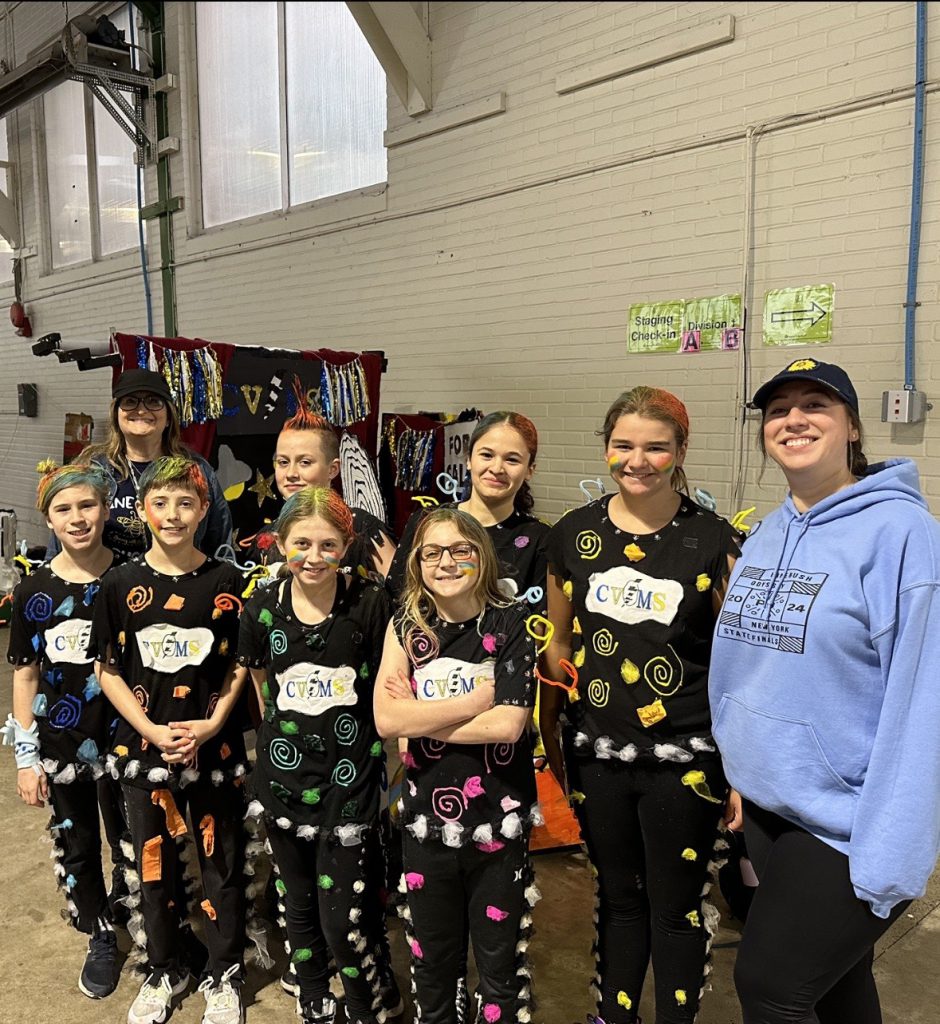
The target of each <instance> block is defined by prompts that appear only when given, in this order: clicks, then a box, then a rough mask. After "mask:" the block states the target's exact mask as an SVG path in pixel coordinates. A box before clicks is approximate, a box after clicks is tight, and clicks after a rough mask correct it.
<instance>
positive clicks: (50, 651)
mask: <svg viewBox="0 0 940 1024" xmlns="http://www.w3.org/2000/svg"><path fill="white" fill-rule="evenodd" d="M106 575H107V574H105V576H106ZM103 578H104V577H103ZM100 590H101V580H95V581H94V582H92V583H69V582H68V581H67V580H64V579H62V578H61V577H59V576H57V575H56V574H55V572H54V571H53V569H52V568H51V566H49V565H48V564H46V565H41V566H39V568H38V569H36V570H35V571H34V572H32V573H31V574H30V575H29V576H27V577H25V578H24V579H23V580H22V581H21V582H20V584H19V585H18V586H17V588H16V591H15V593H14V595H13V615H12V618H11V620H10V646H9V649H8V651H7V661H9V662H10V664H11V665H14V666H23V665H38V667H39V688H38V691H37V694H36V699H35V700H34V701H33V715H34V717H35V719H36V723H37V726H38V729H39V753H40V757H41V758H42V761H43V765H44V767H45V768H46V771H47V772H49V773H50V774H53V775H54V774H56V773H58V772H63V771H65V770H66V769H67V768H68V766H69V765H71V766H73V768H74V771H75V774H76V775H77V776H85V775H89V774H90V773H92V772H94V771H97V770H98V769H99V766H100V764H101V761H102V759H103V757H104V754H105V752H106V749H107V744H108V730H109V727H110V725H111V722H112V720H113V719H114V711H113V709H112V707H111V705H110V704H109V703H108V700H107V698H106V697H105V696H104V694H102V692H101V687H100V686H99V685H98V680H97V679H96V678H95V659H94V655H93V654H90V653H89V651H88V642H89V637H90V635H91V620H92V615H93V614H94V606H95V598H96V597H97V595H98V593H99V591H100Z"/></svg>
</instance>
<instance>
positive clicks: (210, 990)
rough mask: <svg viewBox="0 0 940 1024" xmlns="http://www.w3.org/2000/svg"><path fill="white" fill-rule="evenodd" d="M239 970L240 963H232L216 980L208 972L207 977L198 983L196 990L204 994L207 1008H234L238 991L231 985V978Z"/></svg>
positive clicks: (236, 1003)
mask: <svg viewBox="0 0 940 1024" xmlns="http://www.w3.org/2000/svg"><path fill="white" fill-rule="evenodd" d="M240 970H241V964H232V966H231V967H229V968H228V969H227V970H226V971H225V973H224V974H223V975H222V977H221V978H219V980H218V982H216V981H215V979H214V978H213V977H212V975H211V974H210V975H209V977H208V978H206V979H205V980H204V981H201V982H200V983H199V988H198V989H197V990H196V991H197V992H203V993H205V996H206V1009H207V1010H210V1009H211V1010H236V1009H238V1007H239V1005H240V1002H239V996H238V992H236V991H235V987H234V985H232V978H233V977H234V976H235V975H236V974H238V972H239V971H240Z"/></svg>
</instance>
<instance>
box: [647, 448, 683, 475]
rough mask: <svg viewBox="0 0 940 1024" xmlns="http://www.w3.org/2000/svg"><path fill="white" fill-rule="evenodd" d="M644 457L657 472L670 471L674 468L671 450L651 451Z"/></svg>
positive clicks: (674, 462) (674, 458) (674, 460)
mask: <svg viewBox="0 0 940 1024" xmlns="http://www.w3.org/2000/svg"><path fill="white" fill-rule="evenodd" d="M646 458H647V461H648V462H649V464H650V465H651V466H652V467H653V468H654V469H655V470H656V472H657V473H663V474H667V473H671V472H672V471H673V470H674V469H675V468H676V457H675V455H673V454H672V452H651V453H650V454H649V455H647V456H646Z"/></svg>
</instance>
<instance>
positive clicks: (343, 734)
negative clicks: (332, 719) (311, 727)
mask: <svg viewBox="0 0 940 1024" xmlns="http://www.w3.org/2000/svg"><path fill="white" fill-rule="evenodd" d="M333 732H335V733H336V738H337V739H338V740H339V742H340V743H342V744H343V746H344V747H351V746H352V745H353V744H354V743H355V742H356V737H357V736H358V735H359V723H358V722H357V721H356V720H355V718H353V716H352V715H347V714H342V715H340V716H339V718H337V719H336V723H335V725H334V726H333Z"/></svg>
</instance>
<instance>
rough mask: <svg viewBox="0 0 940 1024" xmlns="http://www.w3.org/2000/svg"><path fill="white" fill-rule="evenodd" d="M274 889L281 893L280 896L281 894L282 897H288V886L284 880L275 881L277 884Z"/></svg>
mask: <svg viewBox="0 0 940 1024" xmlns="http://www.w3.org/2000/svg"><path fill="white" fill-rule="evenodd" d="M274 888H275V889H277V891H278V892H279V893H280V894H281V895H282V896H286V895H287V886H286V885H285V884H284V882H283V880H282V879H280V878H278V879H277V880H276V881H275V883H274Z"/></svg>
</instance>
